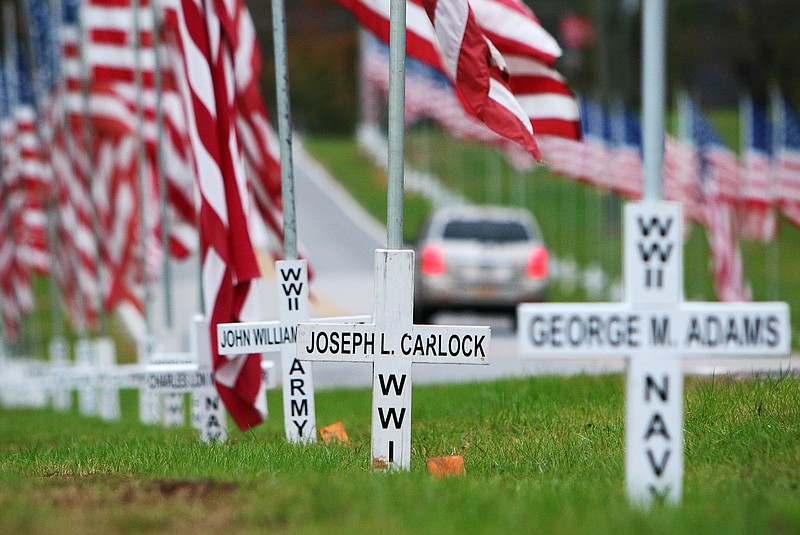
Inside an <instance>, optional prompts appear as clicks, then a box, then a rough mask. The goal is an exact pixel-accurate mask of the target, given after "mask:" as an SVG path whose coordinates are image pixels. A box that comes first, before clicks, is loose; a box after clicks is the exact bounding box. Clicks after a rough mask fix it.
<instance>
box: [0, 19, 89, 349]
mask: <svg viewBox="0 0 800 535" xmlns="http://www.w3.org/2000/svg"><path fill="white" fill-rule="evenodd" d="M27 9H28V6H27V5H25V6H22V10H21V11H20V12H19V14H20V16H21V18H22V23H23V24H24V25H25V26H26V27H27V28H28V31H27V32H26V34H25V35H26V41H25V55H26V56H25V57H26V59H27V63H28V65H29V68H30V76H31V85H32V88H33V103H32V104H33V110H34V117H35V122H36V137H37V138H38V144H39V148H40V149H41V148H42V147H43V142H44V139H45V136H44V133H43V132H42V128H43V125H42V121H41V120H40V116H39V103H40V99H41V92H40V84H39V83H38V81H37V76H35V73H34V69H35V65H36V61H35V60H34V53H33V46H32V40H33V39H32V37H31V35H30V27H31V25H30V20H29V17H28V12H27ZM16 20H17V17H16V6H15V4H14V3H6V4H5V5H4V6H3V27H4V29H5V31H6V42H5V44H6V54H7V58H8V62H9V67H10V68H12V67H11V65H12V64H13V63H12V62H13V61H14V60H15V58H14V53H15V52H17V48H16V47H17V46H19V44H18V43H17V42H16V40H17V35H18V34H17V30H16ZM13 69H14V70H15V72H16V68H15V67H13ZM16 75H17V79H15V80H14V81H13V83H18V79H19V76H20V73H19V72H16ZM10 85H11V83H9V86H10ZM16 90H18V89H15V91H16ZM18 98H19V95H14V98H13V99H9V108H10V109H11V110H12V120H13V109H14V106H16V104H17V103H18V102H19V100H18ZM51 164H52V162H51ZM46 217H47V227H48V234H50V229H51V228H52V226H53V224H54V222H53V221H52V215H51V212H50V210H47V214H46ZM49 237H50V236H48V238H49ZM48 248H49V252H50V255H51V258H52V259H55V257H56V255H55V242H52V241H51V242H49V243H48ZM74 263H75V260H74V259H73V264H74ZM76 272H77V271H76ZM78 288H79V290H80V287H78ZM48 293H49V296H50V303H51V306H52V307H53V312H52V329H53V335H54V336H58V337H61V336H62V335H63V329H64V326H63V321H62V317H61V315H60V314H59V313H58V304H59V300H58V292H57V290H56V282H55V276H51V277H49V281H48ZM78 296H79V298H81V299H82V298H83V296H82V295H81V294H80V291H78Z"/></svg>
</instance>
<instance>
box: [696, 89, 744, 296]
mask: <svg viewBox="0 0 800 535" xmlns="http://www.w3.org/2000/svg"><path fill="white" fill-rule="evenodd" d="M690 113H691V123H690V124H691V130H692V140H693V141H694V144H695V147H696V148H697V153H698V160H699V177H700V182H701V190H702V193H703V197H704V202H705V213H706V224H707V231H708V241H709V245H710V248H711V253H712V255H713V259H714V287H715V290H716V294H717V298H718V299H719V300H721V301H748V300H749V299H750V296H749V292H748V291H747V289H746V288H745V284H744V268H743V265H742V255H741V251H740V249H739V243H738V240H737V239H736V232H735V229H734V226H733V210H732V204H731V202H730V198H729V196H728V195H726V194H725V193H724V187H725V185H726V184H731V183H736V177H737V172H738V162H737V159H736V155H735V154H734V153H733V152H732V151H731V150H730V149H728V148H727V147H726V146H725V145H723V143H722V141H721V140H720V138H719V136H718V135H717V133H716V131H715V130H714V127H713V126H712V125H711V123H710V122H709V121H708V120H707V119H706V118H705V117H704V116H703V115H702V113H701V112H700V110H699V109H698V107H697V105H695V104H694V103H692V105H691V107H690ZM731 175H732V176H731Z"/></svg>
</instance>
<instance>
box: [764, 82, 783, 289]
mask: <svg viewBox="0 0 800 535" xmlns="http://www.w3.org/2000/svg"><path fill="white" fill-rule="evenodd" d="M782 99H783V97H782V95H781V90H780V88H779V87H778V84H777V83H776V82H774V81H773V82H772V83H770V85H769V105H770V113H771V115H772V125H773V126H772V140H771V141H772V162H771V165H770V168H771V169H773V168H774V164H775V161H776V159H777V157H778V150H779V149H780V148H781V146H782V144H783V129H784V128H785V124H786V118H785V117H784V110H783V105H782ZM770 180H771V182H772V183H771V184H770V186H773V187H774V185H775V184H774V181H775V178H773V177H770ZM771 189H772V188H771ZM774 210H775V212H776V213H775V225H776V227H775V237H774V238H773V239H772V243H770V244H769V251H768V254H767V270H768V273H769V274H770V276H769V279H770V281H769V286H768V288H769V298H770V299H775V300H777V299H778V296H779V295H780V276H779V273H780V264H781V261H780V247H779V243H780V242H779V241H778V237H779V236H780V234H781V232H780V231H781V215H780V213H779V212H778V208H777V207H775V208H774Z"/></svg>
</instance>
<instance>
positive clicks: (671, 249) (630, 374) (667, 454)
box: [517, 201, 791, 506]
mask: <svg viewBox="0 0 800 535" xmlns="http://www.w3.org/2000/svg"><path fill="white" fill-rule="evenodd" d="M624 218H625V220H624V254H623V257H624V274H623V276H624V281H625V301H623V302H620V303H546V304H534V303H526V304H522V305H520V306H519V307H518V309H517V318H518V320H517V321H518V325H519V330H518V332H517V337H518V342H519V348H520V354H521V355H528V356H531V357H533V358H550V357H562V358H569V357H577V356H593V357H596V358H602V357H606V356H608V357H616V358H619V357H627V358H628V369H627V381H626V402H625V487H626V490H627V494H628V497H629V499H630V500H631V502H633V503H636V504H641V505H645V506H646V505H649V504H651V503H652V502H653V501H668V502H671V503H678V502H680V500H681V495H682V492H683V371H682V367H681V359H683V358H704V357H707V356H712V355H722V356H747V355H770V356H781V355H786V354H788V353H789V351H790V342H791V334H790V333H791V329H790V323H789V308H788V306H787V305H786V303H780V302H769V303H701V302H685V301H684V300H683V253H682V240H683V214H682V210H681V206H680V204H677V203H672V202H664V201H643V202H636V203H629V204H627V205H626V206H625V210H624Z"/></svg>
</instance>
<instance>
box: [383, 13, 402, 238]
mask: <svg viewBox="0 0 800 535" xmlns="http://www.w3.org/2000/svg"><path fill="white" fill-rule="evenodd" d="M405 61H406V0H391V4H390V7H389V132H388V135H389V155H388V156H389V165H388V167H389V184H388V207H387V214H386V238H387V246H388V248H389V249H400V248H402V246H403V188H404V186H403V183H404V175H403V172H404V171H403V156H404V154H403V149H404V142H405V138H404V136H405V118H404V114H405V98H406V95H405V88H406V86H405V83H406V82H405V80H406V63H405Z"/></svg>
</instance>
